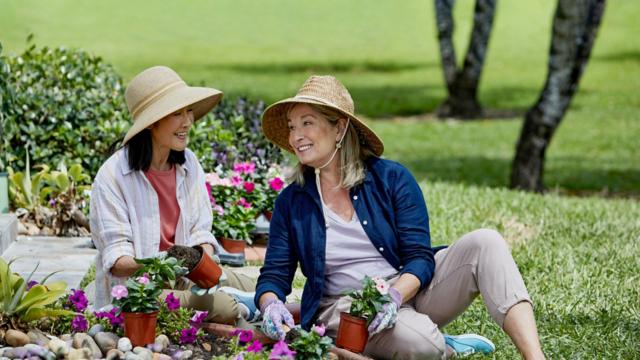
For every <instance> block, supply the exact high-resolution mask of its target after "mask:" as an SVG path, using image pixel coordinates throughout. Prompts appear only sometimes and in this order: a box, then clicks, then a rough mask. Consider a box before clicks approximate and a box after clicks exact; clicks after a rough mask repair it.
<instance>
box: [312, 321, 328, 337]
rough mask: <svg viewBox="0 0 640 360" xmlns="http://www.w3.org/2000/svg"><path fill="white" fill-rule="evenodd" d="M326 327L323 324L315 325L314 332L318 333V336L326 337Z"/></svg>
mask: <svg viewBox="0 0 640 360" xmlns="http://www.w3.org/2000/svg"><path fill="white" fill-rule="evenodd" d="M326 329H327V328H326V326H324V325H323V324H320V325H314V326H313V328H312V330H313V331H315V332H316V334H318V335H320V336H324V333H325V331H326Z"/></svg>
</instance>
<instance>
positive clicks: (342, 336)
mask: <svg viewBox="0 0 640 360" xmlns="http://www.w3.org/2000/svg"><path fill="white" fill-rule="evenodd" d="M388 291H389V285H388V284H387V282H386V281H385V280H383V279H381V278H378V277H374V278H371V277H369V276H365V277H364V280H363V281H362V289H361V290H353V291H350V292H348V293H347V294H346V295H348V296H350V297H351V298H352V302H351V307H350V308H349V312H342V313H340V325H339V326H338V337H337V338H336V345H337V346H338V347H341V348H344V349H347V350H349V351H353V352H356V353H361V352H362V351H364V348H365V346H366V345H367V340H368V339H369V332H368V331H367V327H368V326H369V324H370V323H371V321H373V319H374V318H375V316H376V314H377V313H378V312H379V311H382V309H383V306H384V305H385V304H387V303H390V302H391V301H393V300H392V299H391V296H389V294H388Z"/></svg>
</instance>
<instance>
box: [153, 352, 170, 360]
mask: <svg viewBox="0 0 640 360" xmlns="http://www.w3.org/2000/svg"><path fill="white" fill-rule="evenodd" d="M153 360H172V359H171V356H169V355H167V354H161V353H154V354H153Z"/></svg>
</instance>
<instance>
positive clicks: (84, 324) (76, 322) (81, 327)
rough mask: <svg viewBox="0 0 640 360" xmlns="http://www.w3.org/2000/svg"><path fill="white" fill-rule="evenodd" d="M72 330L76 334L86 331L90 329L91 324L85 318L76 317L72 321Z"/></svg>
mask: <svg viewBox="0 0 640 360" xmlns="http://www.w3.org/2000/svg"><path fill="white" fill-rule="evenodd" d="M71 328H72V329H73V331H76V332H81V331H86V330H87V329H88V328H89V322H88V321H87V319H85V317H84V316H82V315H76V316H75V317H74V318H73V320H71Z"/></svg>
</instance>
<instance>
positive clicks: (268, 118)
mask: <svg viewBox="0 0 640 360" xmlns="http://www.w3.org/2000/svg"><path fill="white" fill-rule="evenodd" d="M290 104H313V105H319V106H322V107H326V108H329V109H332V110H335V111H337V112H339V113H341V114H343V115H344V116H345V117H348V118H350V119H351V124H353V126H354V127H355V129H356V131H357V132H358V136H359V137H360V141H361V143H363V144H364V145H366V146H367V147H368V148H369V149H371V151H373V153H374V154H375V155H376V156H381V155H382V153H383V152H384V144H383V143H382V140H381V139H380V138H379V137H378V135H376V133H375V132H373V130H371V129H370V128H369V127H368V126H367V125H366V124H365V123H364V122H363V121H362V120H360V119H358V117H357V116H355V115H354V114H351V113H349V112H347V111H344V110H342V109H340V108H338V107H337V106H335V105H332V104H329V103H325V102H322V101H319V100H315V99H309V98H296V97H292V98H288V99H284V100H281V101H278V102H276V103H274V104H272V105H270V106H269V107H267V108H266V109H265V111H264V112H263V113H262V131H263V132H264V136H265V137H266V138H267V139H269V141H271V142H272V143H274V144H275V145H277V146H279V147H280V148H282V149H284V150H287V151H289V152H290V153H295V152H294V151H293V148H292V147H291V145H290V144H289V127H288V125H287V114H286V109H287V108H288V105H290Z"/></svg>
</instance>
